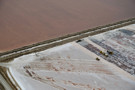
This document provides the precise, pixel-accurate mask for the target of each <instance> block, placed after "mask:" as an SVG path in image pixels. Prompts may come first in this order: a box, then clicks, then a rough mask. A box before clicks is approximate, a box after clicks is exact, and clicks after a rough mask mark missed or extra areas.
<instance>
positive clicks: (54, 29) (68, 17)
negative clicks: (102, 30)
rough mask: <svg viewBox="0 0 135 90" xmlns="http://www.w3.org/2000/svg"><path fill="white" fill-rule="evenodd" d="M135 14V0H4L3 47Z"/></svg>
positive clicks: (0, 15)
mask: <svg viewBox="0 0 135 90" xmlns="http://www.w3.org/2000/svg"><path fill="white" fill-rule="evenodd" d="M134 16H135V0H0V51H7V50H11V49H14V48H18V47H22V46H24V45H28V44H32V43H36V42H39V41H44V40H48V39H51V38H55V37H58V36H62V35H65V34H68V33H73V32H78V31H82V30H86V29H88V28H93V27H96V26H98V25H105V24H109V23H112V22H116V21H119V20H123V19H127V18H130V17H134Z"/></svg>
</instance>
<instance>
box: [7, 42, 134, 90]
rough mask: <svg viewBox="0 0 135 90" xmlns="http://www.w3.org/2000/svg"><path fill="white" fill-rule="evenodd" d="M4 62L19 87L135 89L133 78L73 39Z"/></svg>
mask: <svg viewBox="0 0 135 90" xmlns="http://www.w3.org/2000/svg"><path fill="white" fill-rule="evenodd" d="M96 57H98V58H99V59H100V61H97V60H96ZM8 64H9V65H8V68H9V72H10V74H11V75H12V77H13V78H14V79H15V81H16V82H17V83H18V85H19V86H20V88H21V89H22V90H37V89H40V90H94V89H95V90H134V89H135V77H133V76H131V75H130V74H128V73H127V72H125V71H123V70H121V69H120V68H118V67H116V66H115V65H113V64H111V63H109V62H107V61H105V60H104V59H102V58H100V57H99V56H97V55H96V54H94V53H92V52H90V51H88V50H87V49H85V48H83V47H82V46H80V45H79V44H77V43H75V42H72V43H68V44H65V45H62V46H58V47H54V48H51V49H48V50H45V51H42V52H38V53H32V54H28V55H24V56H21V57H18V58H16V59H14V60H13V61H12V62H10V63H8ZM11 80H12V78H11Z"/></svg>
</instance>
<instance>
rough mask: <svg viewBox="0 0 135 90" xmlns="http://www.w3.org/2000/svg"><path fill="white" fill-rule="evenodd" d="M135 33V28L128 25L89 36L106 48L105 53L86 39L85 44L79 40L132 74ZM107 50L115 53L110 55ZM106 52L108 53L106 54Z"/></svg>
mask: <svg viewBox="0 0 135 90" xmlns="http://www.w3.org/2000/svg"><path fill="white" fill-rule="evenodd" d="M134 35H135V29H128V27H127V29H126V28H125V29H123V28H122V29H117V30H114V31H109V32H105V33H102V34H98V35H95V36H92V37H89V40H91V41H92V42H94V43H96V44H97V45H99V46H101V47H102V48H104V49H105V50H106V52H103V51H102V52H103V53H102V52H101V50H99V49H98V48H96V47H94V46H93V45H91V44H90V43H88V42H86V41H82V43H85V44H82V43H81V42H79V44H80V45H82V46H84V47H85V48H87V49H88V50H90V51H92V52H94V53H95V54H97V55H99V56H101V57H102V58H104V59H105V60H107V61H109V62H112V63H114V64H116V65H117V66H119V67H120V68H122V69H124V70H125V71H127V72H129V73H130V74H132V75H135V37H134ZM86 43H87V44H86ZM107 51H111V52H113V54H112V55H109V54H108V53H107ZM104 53H105V54H106V55H104Z"/></svg>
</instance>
